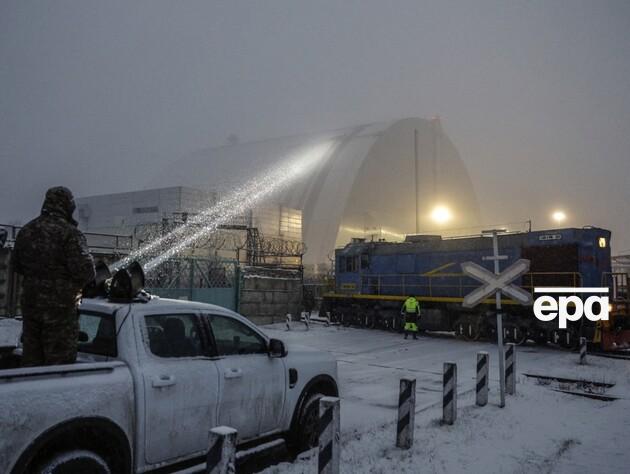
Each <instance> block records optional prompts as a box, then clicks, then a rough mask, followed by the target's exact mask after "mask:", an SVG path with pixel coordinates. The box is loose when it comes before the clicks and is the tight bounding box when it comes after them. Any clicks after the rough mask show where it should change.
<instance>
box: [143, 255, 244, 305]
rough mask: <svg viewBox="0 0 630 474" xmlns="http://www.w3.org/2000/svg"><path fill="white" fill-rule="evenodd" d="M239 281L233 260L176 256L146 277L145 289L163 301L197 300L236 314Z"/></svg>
mask: <svg viewBox="0 0 630 474" xmlns="http://www.w3.org/2000/svg"><path fill="white" fill-rule="evenodd" d="M239 280H240V277H239V266H238V262H237V261H236V260H226V259H221V258H199V257H177V258H171V259H169V260H166V261H165V262H164V263H162V264H161V265H160V266H158V267H157V268H155V269H154V270H152V271H151V272H150V273H149V274H147V276H146V288H147V290H148V291H149V292H151V293H153V294H155V295H158V296H161V297H163V298H173V299H180V300H190V301H200V302H202V303H211V304H216V305H218V306H223V307H225V308H228V309H231V310H234V311H236V310H237V308H238V294H239Z"/></svg>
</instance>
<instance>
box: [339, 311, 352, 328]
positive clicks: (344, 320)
mask: <svg viewBox="0 0 630 474" xmlns="http://www.w3.org/2000/svg"><path fill="white" fill-rule="evenodd" d="M339 322H340V323H341V325H342V326H343V327H345V328H348V327H350V325H351V324H352V321H351V318H350V316H349V315H347V314H345V313H341V316H340V317H339Z"/></svg>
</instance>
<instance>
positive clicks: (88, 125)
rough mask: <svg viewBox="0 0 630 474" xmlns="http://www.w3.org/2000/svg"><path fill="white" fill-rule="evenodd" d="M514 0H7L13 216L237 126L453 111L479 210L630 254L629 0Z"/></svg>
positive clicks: (297, 129)
mask: <svg viewBox="0 0 630 474" xmlns="http://www.w3.org/2000/svg"><path fill="white" fill-rule="evenodd" d="M506 3H507V2H503V1H492V2H491V1H483V2H466V1H463V2H451V1H436V2H419V1H417V0H415V1H414V0H412V1H391V2H384V1H365V0H363V1H349V0H344V1H316V2H312V1H311V2H307V1H290V0H289V1H268V2H240V1H225V2H208V1H185V2H184V1H180V2H172V1H156V0H151V1H133V2H131V1H108V2H102V1H95V0H90V1H88V0H77V1H67V0H57V1H42V2H24V1H20V0H17V1H7V0H2V2H1V3H0V223H12V222H25V221H26V220H28V219H29V218H30V217H32V216H33V215H35V214H36V213H37V212H38V210H39V207H40V205H41V200H42V196H43V193H44V192H45V190H46V188H47V187H49V186H52V185H66V186H68V187H70V188H71V189H72V190H73V191H74V192H75V194H77V195H88V194H97V193H109V192H117V191H127V190H134V189H139V188H142V187H144V186H146V185H147V183H149V182H150V180H151V177H152V176H154V175H155V173H156V170H161V169H164V168H166V167H167V166H168V164H169V163H172V162H173V161H175V160H177V159H178V158H181V157H182V156H185V155H187V154H190V153H194V152H195V151H196V150H199V149H202V148H207V147H209V146H220V145H223V144H225V143H226V141H227V139H228V137H229V136H230V135H232V134H235V135H237V136H238V137H239V139H240V140H241V141H249V140H255V139H261V138H267V137H276V136H286V135H293V134H301V133H311V132H318V131H324V130H330V129H335V128H340V127H346V126H352V125H357V124H361V123H368V122H375V121H384V120H392V119H397V118H402V117H415V116H417V117H426V118H430V117H432V116H434V115H436V114H439V116H440V117H441V120H442V125H443V127H444V129H445V131H446V133H447V134H448V135H449V137H450V138H451V139H452V140H453V142H454V143H455V145H456V146H457V148H458V150H459V153H460V155H461V157H462V159H463V161H464V162H465V164H466V166H467V167H468V170H469V173H470V176H471V179H472V181H473V184H474V186H475V189H476V192H477V195H478V198H479V202H480V205H481V211H482V218H483V220H484V222H486V223H488V224H491V223H492V224H498V223H502V222H513V221H518V220H527V219H531V220H532V221H533V224H534V227H535V228H545V227H549V226H552V225H553V223H552V222H551V220H550V215H551V213H552V211H553V210H555V209H558V208H560V209H563V210H564V211H565V212H566V214H567V216H568V219H567V221H566V223H565V224H566V225H567V226H583V225H596V226H601V227H606V228H609V229H611V230H612V231H613V250H614V253H624V252H625V253H630V213H629V212H628V210H627V205H628V204H629V203H630V185H629V184H628V181H629V178H630V54H629V53H628V51H630V3H628V2H626V1H617V2H615V1H591V2H582V1H556V2H548V1H543V0H541V1H527V2H524V1H523V2H510V4H509V5H507V4H506ZM173 184H174V185H175V184H178V183H173ZM454 192H456V190H454Z"/></svg>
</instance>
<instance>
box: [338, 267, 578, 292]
mask: <svg viewBox="0 0 630 474" xmlns="http://www.w3.org/2000/svg"><path fill="white" fill-rule="evenodd" d="M342 285H343V284H342ZM517 285H519V286H521V287H522V288H523V289H525V290H528V291H529V292H530V293H532V294H533V292H534V288H535V287H537V286H564V287H572V288H577V287H580V286H582V275H581V274H580V273H578V272H531V273H526V274H525V275H523V276H522V277H521V281H520V283H518V282H517ZM478 287H479V283H477V282H476V281H475V280H473V279H471V278H470V277H469V276H467V275H465V274H463V273H441V274H432V275H430V274H406V275H400V274H372V275H361V280H360V285H359V288H351V287H347V288H343V286H342V291H343V290H344V289H346V290H352V292H353V293H359V294H372V295H396V294H397V295H408V294H414V295H416V296H427V297H444V296H450V297H460V298H463V297H464V296H466V294H468V293H469V292H470V291H472V290H473V289H475V288H478Z"/></svg>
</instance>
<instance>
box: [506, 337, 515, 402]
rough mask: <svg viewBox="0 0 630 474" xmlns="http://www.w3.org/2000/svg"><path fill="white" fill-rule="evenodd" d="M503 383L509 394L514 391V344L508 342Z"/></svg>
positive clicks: (512, 393)
mask: <svg viewBox="0 0 630 474" xmlns="http://www.w3.org/2000/svg"><path fill="white" fill-rule="evenodd" d="M505 365H506V367H505V385H506V391H507V393H508V394H509V395H514V394H515V393H516V344H514V343H513V342H508V344H507V351H506V352H505Z"/></svg>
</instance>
